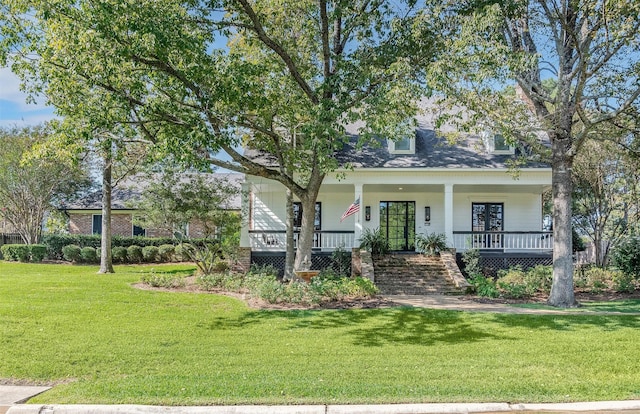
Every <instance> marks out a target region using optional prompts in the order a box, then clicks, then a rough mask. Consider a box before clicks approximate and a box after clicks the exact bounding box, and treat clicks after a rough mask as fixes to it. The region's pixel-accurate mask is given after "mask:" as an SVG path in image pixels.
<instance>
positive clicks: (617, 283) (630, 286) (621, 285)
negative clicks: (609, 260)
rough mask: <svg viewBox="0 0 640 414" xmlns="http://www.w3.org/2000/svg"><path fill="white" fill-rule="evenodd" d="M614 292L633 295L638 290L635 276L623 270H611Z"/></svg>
mask: <svg viewBox="0 0 640 414" xmlns="http://www.w3.org/2000/svg"><path fill="white" fill-rule="evenodd" d="M610 272H611V282H612V283H613V290H615V291H616V292H620V293H632V292H634V291H635V290H636V280H635V278H634V277H633V275H630V274H628V273H624V272H623V271H621V270H611V271H610Z"/></svg>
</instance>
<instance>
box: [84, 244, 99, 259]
mask: <svg viewBox="0 0 640 414" xmlns="http://www.w3.org/2000/svg"><path fill="white" fill-rule="evenodd" d="M80 258H81V259H82V261H83V262H85V263H96V262H97V261H98V254H97V253H96V249H95V248H93V247H89V246H87V247H83V248H82V249H80Z"/></svg>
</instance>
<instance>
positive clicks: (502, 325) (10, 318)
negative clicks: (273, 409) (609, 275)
mask: <svg viewBox="0 0 640 414" xmlns="http://www.w3.org/2000/svg"><path fill="white" fill-rule="evenodd" d="M150 269H151V268H150V267H142V266H126V267H117V268H116V271H117V272H118V273H117V274H115V275H97V274H96V271H97V267H84V266H64V265H35V264H34V265H30V264H14V263H7V262H0V379H2V378H4V379H14V380H24V379H28V380H32V381H36V382H43V383H47V382H58V383H59V384H60V385H57V386H56V387H55V388H53V389H52V390H51V391H49V392H47V393H44V394H42V395H41V396H39V397H36V398H35V399H34V400H32V401H31V402H34V403H35V402H37V403H132V404H171V405H205V404H299V403H339V404H350V403H399V402H407V403H412V402H471V401H474V402H487V401H510V402H564V401H578V400H610V399H613V400H617V399H637V398H640V316H621V315H618V316H598V315H589V314H568V315H566V316H565V315H562V316H556V315H554V316H540V315H507V314H486V313H465V312H453V311H436V310H426V309H410V308H395V309H377V310H349V311H344V310H333V311H256V310H251V309H249V308H247V307H246V306H245V304H244V303H243V302H241V301H238V300H235V299H232V298H228V297H223V296H217V295H211V294H189V293H166V292H154V291H144V290H138V289H135V288H133V287H132V286H131V284H132V283H134V282H136V281H138V280H139V279H140V277H141V272H145V271H149V270H150ZM190 270H191V268H189V267H188V266H185V265H181V266H156V267H155V271H156V272H158V271H163V272H165V271H170V272H176V273H180V272H185V271H187V272H189V271H190Z"/></svg>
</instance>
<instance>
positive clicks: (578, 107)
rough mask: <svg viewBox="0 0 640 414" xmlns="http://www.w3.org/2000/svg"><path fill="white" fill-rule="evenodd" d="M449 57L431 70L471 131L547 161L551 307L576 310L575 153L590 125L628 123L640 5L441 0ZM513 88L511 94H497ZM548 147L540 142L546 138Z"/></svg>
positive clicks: (638, 83)
mask: <svg viewBox="0 0 640 414" xmlns="http://www.w3.org/2000/svg"><path fill="white" fill-rule="evenodd" d="M436 19H438V20H439V21H440V24H445V25H446V27H448V28H449V30H450V35H449V36H447V38H446V39H447V41H446V44H445V45H444V48H445V49H446V50H447V59H442V60H439V61H438V62H436V63H435V64H434V65H431V66H430V70H431V80H432V81H433V82H434V84H435V85H437V88H438V89H439V90H441V91H443V92H444V93H445V95H446V96H447V98H449V99H451V100H452V101H454V102H455V103H457V104H458V105H459V104H462V105H464V106H465V107H467V108H468V109H469V110H470V111H471V114H470V116H469V117H468V118H467V119H465V120H461V124H464V125H465V126H467V127H469V128H476V129H485V130H487V129H488V130H493V131H495V132H499V133H501V134H502V135H503V136H505V137H506V138H507V139H508V140H509V141H511V142H521V143H523V144H525V145H528V146H531V147H533V148H536V149H538V150H539V152H541V153H543V155H545V156H547V157H548V158H547V159H548V160H549V162H550V164H551V167H552V184H553V201H554V213H553V226H554V227H553V228H554V252H553V254H554V281H553V288H552V290H551V295H550V298H549V303H550V304H552V305H556V306H574V305H575V303H576V302H575V297H574V294H573V263H572V248H571V221H572V211H571V205H572V202H571V194H572V180H571V175H572V173H571V172H572V168H573V163H574V159H575V157H576V156H577V154H578V153H579V152H580V151H581V150H582V148H583V147H584V145H585V143H586V142H588V141H589V140H602V139H605V138H606V137H603V136H602V135H600V134H599V132H598V128H599V127H600V126H601V125H604V124H608V125H610V126H612V127H615V128H621V129H625V128H627V127H629V126H630V125H634V122H635V121H634V119H636V118H637V117H636V115H637V111H635V109H634V108H635V107H637V104H638V97H639V96H640V66H639V64H638V62H639V59H638V56H640V30H639V29H640V5H639V4H637V2H628V1H614V2H610V1H609V2H608V1H600V0H568V1H559V0H551V1H548V0H517V1H500V0H489V1H486V0H478V1H476V0H468V1H462V2H458V1H455V2H454V1H449V2H443V4H442V8H441V10H440V12H439V13H438V14H437V17H436ZM509 89H510V90H511V91H512V93H505V91H508V90H509ZM547 139H548V142H549V146H548V147H545V145H541V141H543V140H547Z"/></svg>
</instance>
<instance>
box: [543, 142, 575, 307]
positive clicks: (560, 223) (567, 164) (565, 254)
mask: <svg viewBox="0 0 640 414" xmlns="http://www.w3.org/2000/svg"><path fill="white" fill-rule="evenodd" d="M561 145H563V143H562V141H560V140H554V143H553V146H554V148H553V153H554V155H553V161H552V168H553V172H552V178H551V182H552V187H553V284H552V286H551V294H550V295H549V299H548V303H549V304H550V305H552V306H557V307H562V308H568V307H574V306H577V305H578V304H577V303H576V299H575V295H574V292H573V242H572V237H571V236H572V232H571V228H572V227H571V218H572V216H571V191H572V181H571V166H572V159H571V158H569V157H567V156H566V155H565V153H564V151H563V150H562V148H560V146H561Z"/></svg>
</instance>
